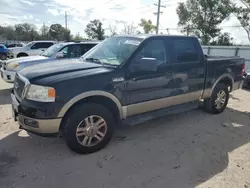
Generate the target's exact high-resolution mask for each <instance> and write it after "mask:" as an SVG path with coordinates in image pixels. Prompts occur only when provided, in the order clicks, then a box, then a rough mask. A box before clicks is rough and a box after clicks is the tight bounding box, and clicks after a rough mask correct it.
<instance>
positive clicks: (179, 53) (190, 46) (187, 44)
mask: <svg viewBox="0 0 250 188" xmlns="http://www.w3.org/2000/svg"><path fill="white" fill-rule="evenodd" d="M172 46H173V52H174V54H175V60H176V61H175V63H192V62H197V61H199V53H198V50H197V48H196V44H195V42H194V41H193V40H191V39H177V40H173V41H172Z"/></svg>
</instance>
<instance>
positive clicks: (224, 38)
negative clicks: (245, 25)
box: [211, 32, 233, 46]
mask: <svg viewBox="0 0 250 188" xmlns="http://www.w3.org/2000/svg"><path fill="white" fill-rule="evenodd" d="M211 45H219V46H232V45H233V37H231V36H230V33H227V32H226V33H221V34H220V35H219V36H218V37H217V39H216V40H214V41H213V42H211Z"/></svg>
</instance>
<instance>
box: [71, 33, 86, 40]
mask: <svg viewBox="0 0 250 188" xmlns="http://www.w3.org/2000/svg"><path fill="white" fill-rule="evenodd" d="M72 38H73V40H75V41H83V40H88V39H86V38H83V37H82V36H81V35H80V33H77V34H76V35H75V36H74V37H72Z"/></svg>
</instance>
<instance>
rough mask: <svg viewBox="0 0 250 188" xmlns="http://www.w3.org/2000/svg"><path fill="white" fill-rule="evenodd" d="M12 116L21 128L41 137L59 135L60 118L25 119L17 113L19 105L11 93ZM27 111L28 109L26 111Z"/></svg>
mask: <svg viewBox="0 0 250 188" xmlns="http://www.w3.org/2000/svg"><path fill="white" fill-rule="evenodd" d="M11 100H12V114H13V118H14V120H15V121H18V123H19V125H20V127H21V128H23V129H25V130H27V131H29V132H32V133H37V134H41V135H46V134H47V135H50V134H57V133H59V129H60V124H61V121H62V118H55V119H37V118H31V117H27V116H25V115H23V114H21V113H20V112H19V108H20V106H19V105H20V104H19V102H18V101H17V99H16V97H15V95H14V94H13V93H11ZM27 110H29V109H27Z"/></svg>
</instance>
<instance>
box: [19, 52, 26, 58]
mask: <svg viewBox="0 0 250 188" xmlns="http://www.w3.org/2000/svg"><path fill="white" fill-rule="evenodd" d="M21 55H24V56H29V54H27V53H25V52H20V53H18V54H17V57H21Z"/></svg>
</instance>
